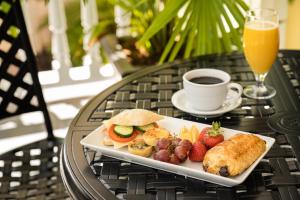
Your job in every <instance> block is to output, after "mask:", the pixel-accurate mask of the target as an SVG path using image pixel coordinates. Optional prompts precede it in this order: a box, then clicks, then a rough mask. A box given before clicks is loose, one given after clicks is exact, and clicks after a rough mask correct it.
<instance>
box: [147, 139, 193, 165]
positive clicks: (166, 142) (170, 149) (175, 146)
mask: <svg viewBox="0 0 300 200" xmlns="http://www.w3.org/2000/svg"><path fill="white" fill-rule="evenodd" d="M192 146H193V145H192V143H191V142H190V141H189V140H181V139H180V138H161V139H159V140H158V142H157V144H156V146H155V153H154V154H153V158H154V159H155V160H160V161H163V162H169V163H173V164H179V163H181V162H184V161H185V160H186V159H187V157H188V154H189V151H190V150H191V148H192Z"/></svg>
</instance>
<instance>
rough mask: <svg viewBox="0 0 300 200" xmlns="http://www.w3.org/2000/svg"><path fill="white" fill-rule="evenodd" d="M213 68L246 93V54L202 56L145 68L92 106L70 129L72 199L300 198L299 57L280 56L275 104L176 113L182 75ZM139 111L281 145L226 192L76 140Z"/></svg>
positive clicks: (250, 79)
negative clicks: (215, 124) (214, 113)
mask: <svg viewBox="0 0 300 200" xmlns="http://www.w3.org/2000/svg"><path fill="white" fill-rule="evenodd" d="M203 67H211V68H216V69H221V70H224V71H226V72H228V73H229V74H230V75H231V78H232V81H233V82H238V83H240V84H241V85H242V86H245V85H248V84H251V83H254V76H253V74H252V72H251V71H250V69H249V67H248V64H247V62H246V61H245V59H244V56H243V55H242V54H231V55H221V56H215V55H212V56H202V57H198V58H194V59H191V60H184V61H175V62H173V63H168V64H164V65H160V66H153V67H147V68H145V69H143V70H141V71H139V72H137V73H134V74H132V75H130V76H127V77H125V78H123V79H122V81H120V82H118V83H116V84H115V85H113V86H111V87H110V88H108V89H107V90H105V91H104V92H102V93H100V94H98V95H97V96H95V97H94V98H93V99H91V100H90V101H89V102H88V103H87V104H86V105H85V106H84V107H83V108H82V109H81V110H80V112H79V114H78V115H77V116H76V118H75V119H74V120H73V122H72V124H71V125H70V128H69V131H68V134H67V136H66V138H65V143H64V147H63V150H62V152H61V165H60V170H61V173H62V177H63V180H64V182H65V185H66V187H67V188H68V190H69V192H70V195H71V196H72V197H73V198H74V199H116V198H120V199H143V200H144V199H294V200H295V199H300V165H299V160H300V114H299V110H300V85H299V83H300V51H280V53H279V56H278V60H277V61H276V63H275V64H274V66H273V68H272V70H271V71H270V73H269V75H268V77H267V83H268V84H270V85H272V86H273V87H275V88H276V90H277V95H276V96H275V97H274V98H273V99H271V100H259V101H258V100H253V99H248V98H246V97H244V96H243V101H242V104H241V105H240V106H239V107H238V108H236V109H235V110H233V111H231V112H228V113H226V114H224V115H222V116H220V117H216V118H213V119H211V118H209V119H203V118H198V117H194V116H191V115H189V114H187V113H184V112H182V111H180V110H178V109H176V108H175V107H174V106H173V105H172V103H171V97H172V95H173V93H174V92H176V91H178V90H179V89H182V75H183V74H184V73H185V72H186V71H189V70H191V69H195V68H203ZM131 108H142V109H148V110H152V111H155V112H157V113H159V114H161V115H166V116H172V117H177V118H182V119H186V120H191V121H196V122H201V123H207V124H210V123H211V122H212V121H216V120H218V121H221V122H222V126H223V127H226V128H232V129H238V130H241V131H247V132H253V133H259V134H262V135H266V136H269V137H273V138H275V139H276V142H275V144H274V146H273V147H272V149H271V150H270V152H269V153H268V154H267V155H266V156H265V158H264V159H263V160H262V161H261V162H260V163H259V165H258V166H257V167H256V168H255V170H254V171H253V172H252V173H251V175H250V176H249V177H248V178H247V179H246V181H245V182H244V183H242V184H240V185H238V186H235V187H232V188H229V187H223V186H219V185H216V184H212V183H208V182H205V181H201V180H196V179H193V178H186V177H183V176H180V175H175V174H172V173H168V172H164V171H161V170H157V169H152V168H149V167H144V166H140V165H137V164H131V163H128V162H125V161H121V160H116V159H113V158H110V157H106V156H101V154H100V153H98V152H95V151H92V150H90V149H87V148H84V147H82V146H81V145H80V143H79V141H80V140H81V139H82V138H83V137H85V136H86V135H87V134H89V133H90V132H91V131H92V130H94V129H95V128H97V127H99V126H100V125H101V124H102V121H103V120H105V119H109V118H110V117H112V116H114V115H116V114H118V113H119V112H121V111H122V110H123V109H131Z"/></svg>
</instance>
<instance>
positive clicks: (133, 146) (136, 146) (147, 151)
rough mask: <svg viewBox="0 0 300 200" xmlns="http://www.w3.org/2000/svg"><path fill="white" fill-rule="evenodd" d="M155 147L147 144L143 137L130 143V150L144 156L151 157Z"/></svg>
mask: <svg viewBox="0 0 300 200" xmlns="http://www.w3.org/2000/svg"><path fill="white" fill-rule="evenodd" d="M152 150H153V147H152V146H150V145H148V144H146V143H145V141H144V140H143V139H134V140H133V141H131V142H130V143H129V144H128V152H130V153H132V154H135V155H139V156H143V157H149V156H150V155H151V154H152Z"/></svg>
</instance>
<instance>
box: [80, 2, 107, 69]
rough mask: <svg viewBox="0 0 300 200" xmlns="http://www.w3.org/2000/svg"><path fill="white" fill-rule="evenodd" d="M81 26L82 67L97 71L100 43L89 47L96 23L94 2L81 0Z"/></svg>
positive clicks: (96, 14)
mask: <svg viewBox="0 0 300 200" xmlns="http://www.w3.org/2000/svg"><path fill="white" fill-rule="evenodd" d="M80 2H81V4H80V8H81V25H82V27H83V33H84V37H83V49H84V50H85V52H86V55H85V56H84V57H83V65H84V66H94V67H93V68H94V69H98V67H99V66H100V65H101V63H102V60H101V57H100V53H99V48H100V42H96V43H94V44H93V46H89V40H90V36H91V30H92V28H93V27H94V26H95V25H97V23H98V12H97V4H96V0H85V1H84V0H81V1H80Z"/></svg>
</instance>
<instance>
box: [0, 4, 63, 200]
mask: <svg viewBox="0 0 300 200" xmlns="http://www.w3.org/2000/svg"><path fill="white" fill-rule="evenodd" d="M33 111H41V112H42V113H43V116H44V120H45V125H46V129H47V133H48V137H47V139H45V140H42V141H38V142H35V143H32V144H29V145H25V146H23V147H20V148H17V149H14V150H12V151H10V152H8V153H5V154H3V155H0V199H65V198H68V195H67V193H66V191H65V188H64V185H63V183H62V181H61V178H60V174H59V167H58V166H59V164H58V160H59V159H58V154H59V152H60V145H61V143H62V141H61V140H59V139H57V138H55V137H54V136H53V131H52V126H51V121H50V118H49V113H48V111H47V107H46V103H45V100H44V98H43V94H42V89H41V85H40V83H39V80H38V76H37V69H36V62H35V58H34V54H33V51H32V49H31V46H30V41H29V37H28V34H27V31H26V26H25V21H24V17H23V14H22V9H21V6H20V2H19V0H0V119H3V118H7V117H11V116H16V115H19V114H22V113H28V112H33Z"/></svg>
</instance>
